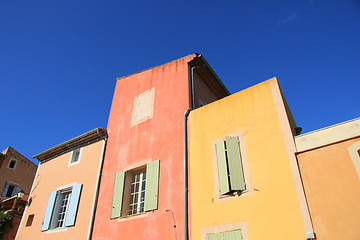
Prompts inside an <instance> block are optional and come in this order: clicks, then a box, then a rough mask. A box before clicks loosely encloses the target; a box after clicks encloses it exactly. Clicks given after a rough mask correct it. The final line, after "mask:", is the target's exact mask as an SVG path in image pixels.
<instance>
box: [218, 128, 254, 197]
mask: <svg viewBox="0 0 360 240" xmlns="http://www.w3.org/2000/svg"><path fill="white" fill-rule="evenodd" d="M212 144H213V146H212V148H213V166H214V182H215V197H216V200H220V199H222V198H226V197H234V196H235V197H236V196H237V197H239V196H244V195H249V194H252V189H251V182H250V172H249V168H248V162H247V157H246V152H245V144H244V141H243V137H242V134H241V132H240V133H236V134H234V135H229V136H225V137H223V138H220V139H217V140H215V141H213V143H212Z"/></svg>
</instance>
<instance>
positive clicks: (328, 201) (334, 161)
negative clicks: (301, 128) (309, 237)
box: [295, 118, 360, 240]
mask: <svg viewBox="0 0 360 240" xmlns="http://www.w3.org/2000/svg"><path fill="white" fill-rule="evenodd" d="M295 143H296V148H297V159H298V164H299V168H300V171H301V177H302V181H303V184H304V189H305V193H306V198H307V201H308V205H309V209H310V214H311V218H312V221H313V225H314V231H315V233H316V237H317V239H318V240H335V239H359V236H360V228H359V226H360V218H359V216H360V205H359V201H360V118H357V119H354V120H351V121H348V122H343V123H340V124H337V125H334V126H330V127H326V128H323V129H319V130H316V131H313V132H310V133H306V134H303V135H299V136H296V137H295Z"/></svg>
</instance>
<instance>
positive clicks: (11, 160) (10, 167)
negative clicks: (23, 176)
mask: <svg viewBox="0 0 360 240" xmlns="http://www.w3.org/2000/svg"><path fill="white" fill-rule="evenodd" d="M16 163H17V160H16V159H13V158H11V159H10V161H9V165H8V168H9V169H12V170H15V168H16Z"/></svg>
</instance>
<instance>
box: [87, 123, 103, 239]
mask: <svg viewBox="0 0 360 240" xmlns="http://www.w3.org/2000/svg"><path fill="white" fill-rule="evenodd" d="M97 134H98V135H99V136H100V137H101V138H102V140H103V141H104V142H103V149H102V152H101V161H100V164H99V171H98V177H97V180H96V186H95V195H94V200H93V207H92V212H91V219H90V226H89V231H88V237H87V239H88V240H90V239H91V236H92V232H93V228H94V220H95V212H96V207H97V201H98V197H99V196H98V195H99V186H100V180H101V172H102V168H103V162H104V157H105V148H106V143H107V134H106V135H105V137H103V136H101V134H100V133H99V129H98V130H97Z"/></svg>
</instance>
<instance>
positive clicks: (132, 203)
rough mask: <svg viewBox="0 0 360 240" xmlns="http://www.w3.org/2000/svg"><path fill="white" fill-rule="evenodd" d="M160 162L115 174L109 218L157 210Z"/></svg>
mask: <svg viewBox="0 0 360 240" xmlns="http://www.w3.org/2000/svg"><path fill="white" fill-rule="evenodd" d="M159 165H160V161H159V160H156V161H152V162H149V163H148V164H146V165H145V166H142V167H138V168H136V169H132V170H129V171H126V172H125V171H123V172H118V173H116V174H115V180H114V191H113V198H112V205H111V218H117V217H126V216H131V215H136V214H140V213H143V212H147V211H151V210H155V209H157V205H158V188H159Z"/></svg>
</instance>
